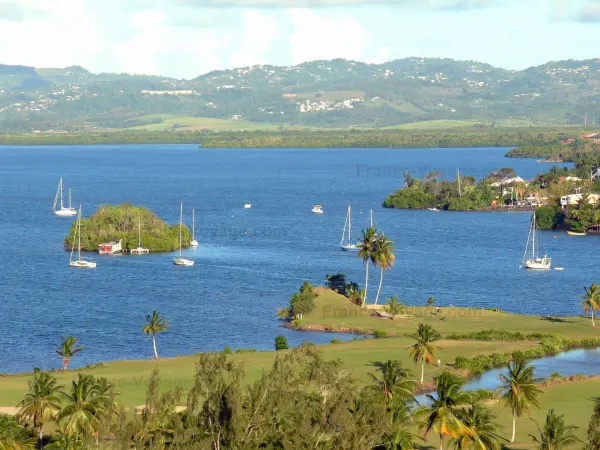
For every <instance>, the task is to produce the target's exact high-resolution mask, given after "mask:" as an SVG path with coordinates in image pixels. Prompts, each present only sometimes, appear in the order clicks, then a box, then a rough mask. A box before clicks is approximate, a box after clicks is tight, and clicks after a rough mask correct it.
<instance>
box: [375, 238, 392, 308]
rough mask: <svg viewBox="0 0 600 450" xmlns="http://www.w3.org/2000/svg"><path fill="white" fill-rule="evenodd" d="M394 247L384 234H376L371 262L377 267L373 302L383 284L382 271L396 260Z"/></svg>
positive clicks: (389, 267)
mask: <svg viewBox="0 0 600 450" xmlns="http://www.w3.org/2000/svg"><path fill="white" fill-rule="evenodd" d="M395 249H396V248H395V247H394V242H393V241H390V240H389V239H388V238H387V236H386V235H385V234H378V235H377V236H376V238H375V253H374V255H373V263H374V264H375V266H377V267H379V287H378V288H377V296H376V297H375V304H377V302H378V301H379V293H380V292H381V285H382V284H383V272H385V271H386V270H389V269H391V268H392V267H394V263H395V262H396V255H395V254H394V250H395Z"/></svg>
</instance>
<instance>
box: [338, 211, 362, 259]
mask: <svg viewBox="0 0 600 450" xmlns="http://www.w3.org/2000/svg"><path fill="white" fill-rule="evenodd" d="M346 228H347V229H348V239H346ZM351 239H352V206H351V205H348V212H347V213H346V221H345V222H344V230H343V231H342V240H341V241H340V248H341V249H342V250H344V251H345V252H357V251H358V249H359V247H358V244H357V243H354V244H353V243H352V242H351Z"/></svg>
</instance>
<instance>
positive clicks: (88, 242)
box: [64, 203, 191, 252]
mask: <svg viewBox="0 0 600 450" xmlns="http://www.w3.org/2000/svg"><path fill="white" fill-rule="evenodd" d="M140 224H141V242H142V246H143V247H144V248H147V249H149V250H150V251H152V252H168V251H173V250H176V249H179V224H175V225H169V224H168V223H166V222H165V221H164V220H162V219H160V218H159V217H157V216H156V215H155V214H154V213H153V212H152V211H150V210H149V209H147V208H144V207H142V206H134V205H132V204H130V203H122V204H120V205H117V206H114V205H102V206H100V208H99V209H98V210H97V211H96V212H95V213H94V214H93V215H92V216H90V217H89V218H86V217H84V218H82V220H81V249H82V250H85V251H97V250H98V245H99V244H101V243H104V242H111V241H119V240H122V247H123V249H124V250H125V251H126V250H130V249H133V248H137V247H138V243H139V236H138V234H139V229H140ZM76 225H77V221H75V222H74V223H73V225H72V226H71V228H70V230H69V234H68V235H67V237H66V238H65V242H64V244H65V248H67V249H69V250H70V249H71V248H72V247H73V245H74V242H75V241H74V237H75V231H76ZM190 240H191V233H190V230H189V228H188V227H187V226H186V225H183V227H182V245H183V247H188V246H189V244H190Z"/></svg>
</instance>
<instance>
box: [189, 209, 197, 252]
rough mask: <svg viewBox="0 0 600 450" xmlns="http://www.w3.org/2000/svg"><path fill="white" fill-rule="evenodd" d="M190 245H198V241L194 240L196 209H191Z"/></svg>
mask: <svg viewBox="0 0 600 450" xmlns="http://www.w3.org/2000/svg"><path fill="white" fill-rule="evenodd" d="M190 247H198V241H197V240H196V209H195V208H194V209H192V240H191V241H190Z"/></svg>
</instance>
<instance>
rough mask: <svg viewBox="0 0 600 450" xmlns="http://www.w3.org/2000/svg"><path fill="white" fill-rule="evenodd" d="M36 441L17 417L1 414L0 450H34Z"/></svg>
mask: <svg viewBox="0 0 600 450" xmlns="http://www.w3.org/2000/svg"><path fill="white" fill-rule="evenodd" d="M35 441H36V439H35V437H31V435H30V434H29V433H28V431H27V429H26V428H25V427H24V426H23V425H21V424H20V423H19V421H18V420H17V418H16V417H13V416H9V415H8V414H0V450H33V449H34V448H35Z"/></svg>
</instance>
